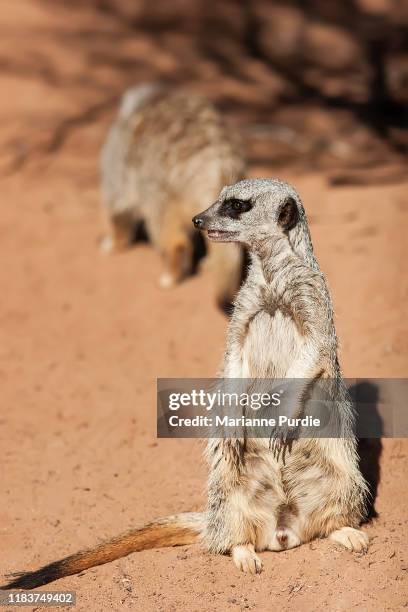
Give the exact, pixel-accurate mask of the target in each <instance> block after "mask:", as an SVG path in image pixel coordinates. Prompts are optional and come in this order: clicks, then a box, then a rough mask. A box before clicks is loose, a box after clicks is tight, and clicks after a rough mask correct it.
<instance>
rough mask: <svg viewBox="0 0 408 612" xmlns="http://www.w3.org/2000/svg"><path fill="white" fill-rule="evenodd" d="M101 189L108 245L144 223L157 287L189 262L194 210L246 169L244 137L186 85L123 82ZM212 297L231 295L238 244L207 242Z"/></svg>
mask: <svg viewBox="0 0 408 612" xmlns="http://www.w3.org/2000/svg"><path fill="white" fill-rule="evenodd" d="M101 171H102V193H103V202H104V209H105V211H106V214H107V217H108V222H109V223H110V226H111V230H110V232H109V235H108V236H107V238H106V239H105V240H104V242H103V243H102V246H103V248H104V249H105V250H108V251H109V250H120V249H123V248H124V247H126V246H127V245H128V244H129V243H130V242H131V240H132V236H133V234H134V230H135V226H136V225H137V224H140V223H142V222H143V223H144V226H145V229H146V231H147V234H148V236H149V238H150V240H151V242H152V243H153V245H154V246H155V247H156V249H157V250H158V251H159V253H160V254H161V256H162V261H163V267H164V272H163V274H162V276H161V278H160V284H161V286H162V287H171V286H173V285H175V284H177V283H178V282H180V281H181V280H183V279H184V278H185V277H186V276H188V275H189V274H190V273H191V271H192V269H193V245H192V239H193V233H194V229H193V227H192V225H191V217H192V216H193V215H194V214H195V213H197V211H199V210H201V209H202V207H203V206H204V205H206V204H208V202H212V201H214V200H215V199H216V197H217V195H218V193H219V191H220V189H221V187H222V186H223V185H224V184H225V183H229V182H235V181H236V180H239V179H240V178H242V177H243V175H244V172H245V158H244V153H243V144H242V142H241V141H240V139H239V138H238V137H237V135H236V131H235V130H233V129H232V128H229V127H228V126H227V124H226V122H225V121H224V119H223V118H222V117H221V115H220V114H219V113H218V112H217V111H216V109H215V108H214V107H213V106H212V105H211V104H210V102H208V101H207V100H205V99H203V98H201V97H200V96H198V95H196V94H193V93H191V92H188V91H185V90H182V89H180V90H175V89H169V88H166V87H163V86H158V85H144V86H139V87H135V88H133V89H130V90H128V91H127V92H126V93H125V95H124V97H123V100H122V104H121V108H120V110H119V114H118V116H117V118H116V119H115V121H114V123H113V125H112V127H111V129H110V131H109V133H108V136H107V139H106V142H105V144H104V147H103V151H102V157H101ZM206 247H207V250H208V255H209V257H208V261H209V264H210V267H211V268H212V269H213V273H214V276H215V284H216V295H217V301H218V302H219V303H220V305H223V304H227V303H228V302H230V301H231V300H232V299H233V297H234V295H235V292H236V291H237V289H238V287H239V283H240V280H241V269H242V256H241V249H240V248H239V247H238V245H229V247H227V248H226V249H225V248H224V249H222V250H219V249H218V248H217V246H216V247H215V248H214V249H213V247H212V245H211V244H209V243H208V242H207V245H206Z"/></svg>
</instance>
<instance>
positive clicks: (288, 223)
mask: <svg viewBox="0 0 408 612" xmlns="http://www.w3.org/2000/svg"><path fill="white" fill-rule="evenodd" d="M298 218H299V210H298V207H297V204H296V201H295V199H294V198H288V199H287V200H286V202H284V204H283V205H282V208H281V209H280V211H279V217H278V225H280V226H281V228H282V229H284V230H285V231H287V230H290V229H292V227H295V225H296V223H297V222H298Z"/></svg>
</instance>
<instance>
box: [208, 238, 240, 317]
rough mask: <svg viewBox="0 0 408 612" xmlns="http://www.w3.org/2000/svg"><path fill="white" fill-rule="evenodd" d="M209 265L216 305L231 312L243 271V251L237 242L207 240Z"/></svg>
mask: <svg viewBox="0 0 408 612" xmlns="http://www.w3.org/2000/svg"><path fill="white" fill-rule="evenodd" d="M207 249H208V253H209V267H210V268H211V271H212V274H213V276H214V279H215V297H216V300H217V304H218V306H219V307H220V308H221V309H222V310H224V311H225V312H227V313H228V314H230V313H231V309H232V304H233V301H234V298H235V295H236V293H237V291H238V289H239V287H240V285H241V281H242V279H243V273H244V260H245V257H244V251H243V249H242V247H241V246H240V245H238V244H234V243H229V244H219V243H214V242H212V243H210V242H207Z"/></svg>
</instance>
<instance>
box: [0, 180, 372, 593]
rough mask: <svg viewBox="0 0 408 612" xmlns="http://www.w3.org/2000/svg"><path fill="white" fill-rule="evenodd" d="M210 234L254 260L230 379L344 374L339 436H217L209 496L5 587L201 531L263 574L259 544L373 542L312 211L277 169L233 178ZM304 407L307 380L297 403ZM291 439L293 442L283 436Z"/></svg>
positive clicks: (203, 223) (241, 303) (229, 358)
mask: <svg viewBox="0 0 408 612" xmlns="http://www.w3.org/2000/svg"><path fill="white" fill-rule="evenodd" d="M193 221H194V224H195V226H196V227H198V228H200V229H202V230H206V231H207V233H208V237H209V239H210V240H214V241H217V242H229V241H231V242H234V243H241V244H244V245H246V247H247V248H248V250H249V254H250V258H251V264H250V267H249V271H248V276H247V278H246V281H245V283H244V284H243V286H242V287H241V289H240V291H239V293H238V296H237V298H236V303H235V308H234V312H233V316H232V319H231V321H230V325H229V331H228V335H227V346H226V351H225V356H224V363H223V367H222V370H221V373H220V374H221V377H222V380H221V383H220V384H223V382H222V381H223V380H226V379H238V380H239V381H240V382H239V384H245V380H246V379H250V380H254V379H268V380H269V379H282V378H288V379H298V380H300V381H304V383H303V382H302V383H301V385H300V387H302V384H305V385H306V384H308V382H310V381H311V380H313V381H315V380H319V379H324V378H328V379H333V380H335V381H337V385H338V390H339V393H338V396H337V397H336V400H337V402H336V404H335V405H334V408H333V407H332V408H330V409H331V410H333V411H334V414H333V417H334V419H335V420H336V425H337V432H338V434H339V435H340V437H338V438H313V439H311V438H309V439H307V438H302V437H298V438H295V439H293V440H291V443H290V445H289V447H287V448H286V447H285V452H279V451H280V447H281V441H280V440H279V438H277V439H276V440H275V441H274V442H277V448H278V452H276V448H271V445H270V441H269V439H265V438H249V437H244V438H237V439H232V438H230V439H228V438H222V437H219V438H216V439H210V440H209V442H208V446H207V453H206V454H207V457H208V461H209V478H208V505H207V508H206V510H205V511H204V512H202V513H183V514H178V515H175V516H169V517H167V518H164V519H159V520H157V521H153V522H152V523H149V524H148V525H145V526H144V527H141V528H139V529H134V530H132V531H129V532H128V533H125V534H123V535H120V536H118V537H116V538H114V539H112V540H110V541H109V542H105V543H102V544H99V545H98V546H96V547H95V548H93V549H90V550H86V551H83V552H79V553H77V554H74V555H72V556H70V557H66V558H65V559H62V560H61V561H56V562H54V563H51V564H49V565H46V566H45V567H42V568H41V569H39V570H37V571H34V572H28V573H23V574H21V575H18V576H17V577H16V578H15V579H14V580H13V581H12V582H10V583H9V584H7V585H5V586H3V587H2V588H3V589H7V588H35V587H37V586H40V585H42V584H47V583H48V582H52V581H53V580H56V579H58V578H62V577H63V576H68V575H70V574H75V573H78V572H82V571H83V570H85V569H87V568H89V567H93V566H95V565H100V564H102V563H107V562H109V561H112V560H114V559H117V558H119V557H123V556H125V555H128V554H130V553H132V552H135V551H138V550H144V549H147V548H155V547H161V546H175V545H181V544H190V543H193V542H197V541H200V542H201V543H202V545H203V546H204V547H205V548H206V549H207V550H209V551H211V552H214V553H228V554H231V556H232V558H233V561H234V563H235V565H236V566H237V567H238V568H239V569H240V570H243V571H244V572H250V573H258V572H260V571H261V569H262V562H261V559H260V558H259V556H258V554H257V553H258V552H262V551H266V550H271V551H281V550H287V549H290V548H293V547H295V546H299V545H300V544H304V543H305V542H309V541H311V540H313V539H315V538H325V537H329V538H330V539H331V540H333V541H334V542H338V543H340V544H342V545H343V546H345V547H347V548H349V549H350V550H352V551H358V552H360V551H364V550H365V549H366V548H367V546H368V537H367V535H366V534H365V533H364V532H363V531H361V530H360V529H359V526H360V524H361V522H362V521H363V520H364V518H365V515H366V510H365V500H366V496H367V485H366V483H365V481H364V479H363V477H362V475H361V473H360V471H359V467H358V457H357V450H356V439H355V436H354V433H353V427H352V425H353V414H352V407H351V404H350V403H349V400H348V397H347V393H346V391H345V388H344V383H343V382H342V379H341V371H340V367H339V363H338V359H337V338H336V332H335V328H334V323H333V313H332V306H331V300H330V295H329V291H328V289H327V285H326V280H325V278H324V276H323V274H322V272H321V271H320V269H319V266H318V263H317V261H316V259H315V256H314V253H313V248H312V243H311V238H310V234H309V229H308V224H307V220H306V215H305V211H304V208H303V205H302V202H301V200H300V197H299V195H298V194H297V193H296V191H295V190H294V189H293V188H292V187H291V186H290V185H288V184H286V183H283V182H281V181H278V180H272V179H254V180H245V181H241V182H238V183H237V184H235V185H232V186H229V187H226V188H224V189H223V190H222V191H221V194H220V196H219V197H218V199H217V201H216V202H215V204H213V205H212V206H211V207H210V208H209V209H208V210H206V211H204V212H203V213H201V214H199V215H197V216H196V217H194V220H193ZM290 407H291V410H292V412H293V414H294V415H296V416H301V415H302V414H303V408H304V404H303V393H302V388H300V389H299V391H298V396H297V397H295V398H293V403H291V405H290ZM282 444H283V445H284V442H282Z"/></svg>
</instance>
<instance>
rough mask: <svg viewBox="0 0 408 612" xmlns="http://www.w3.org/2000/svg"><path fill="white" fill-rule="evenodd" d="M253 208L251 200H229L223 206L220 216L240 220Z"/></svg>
mask: <svg viewBox="0 0 408 612" xmlns="http://www.w3.org/2000/svg"><path fill="white" fill-rule="evenodd" d="M251 208H252V203H251V201H250V200H240V199H239V198H229V199H228V200H225V201H224V202H223V204H222V206H221V210H220V214H221V215H222V216H224V217H230V218H231V219H239V217H240V216H241V214H242V213H245V212H248V211H249V210H251Z"/></svg>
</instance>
